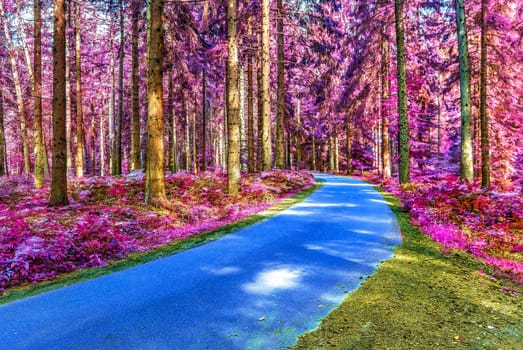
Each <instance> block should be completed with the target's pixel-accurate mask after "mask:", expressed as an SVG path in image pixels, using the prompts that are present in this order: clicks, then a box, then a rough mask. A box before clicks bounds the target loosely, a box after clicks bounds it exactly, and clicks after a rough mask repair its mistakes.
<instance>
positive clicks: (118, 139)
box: [111, 0, 125, 175]
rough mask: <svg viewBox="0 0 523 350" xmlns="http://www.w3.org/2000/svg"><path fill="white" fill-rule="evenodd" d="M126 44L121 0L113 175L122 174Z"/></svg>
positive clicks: (121, 1) (121, 0) (121, 2)
mask: <svg viewBox="0 0 523 350" xmlns="http://www.w3.org/2000/svg"><path fill="white" fill-rule="evenodd" d="M124 46H125V27H124V6H123V0H120V48H119V49H118V64H119V68H118V111H117V114H116V118H115V120H114V129H115V130H114V131H115V135H114V143H113V152H112V153H113V157H112V158H111V159H112V161H113V163H112V164H111V168H112V175H121V174H122V122H123V69H124Z"/></svg>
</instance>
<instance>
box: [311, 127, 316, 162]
mask: <svg viewBox="0 0 523 350" xmlns="http://www.w3.org/2000/svg"><path fill="white" fill-rule="evenodd" d="M311 154H312V159H311V170H312V171H315V170H316V137H314V135H312V152H311Z"/></svg>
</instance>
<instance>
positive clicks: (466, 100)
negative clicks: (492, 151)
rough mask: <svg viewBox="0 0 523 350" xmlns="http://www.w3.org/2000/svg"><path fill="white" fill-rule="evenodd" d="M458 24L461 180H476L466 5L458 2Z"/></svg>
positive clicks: (460, 1) (460, 0) (461, 1)
mask: <svg viewBox="0 0 523 350" xmlns="http://www.w3.org/2000/svg"><path fill="white" fill-rule="evenodd" d="M456 23H457V30H458V51H459V83H460V92H461V179H462V180H464V181H469V182H472V181H473V180H474V162H473V159H472V158H473V156H472V130H471V98H470V67H469V49H468V38H467V25H466V16H465V5H464V1H463V0H456Z"/></svg>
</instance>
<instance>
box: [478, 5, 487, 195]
mask: <svg viewBox="0 0 523 350" xmlns="http://www.w3.org/2000/svg"><path fill="white" fill-rule="evenodd" d="M486 12H487V0H481V73H480V92H479V94H480V95H479V100H480V102H479V116H480V123H481V186H482V187H483V188H486V187H489V186H490V140H489V116H488V111H487V74H488V72H487V54H488V53H487V35H488V33H487V31H488V28H487V23H486V19H485V16H486Z"/></svg>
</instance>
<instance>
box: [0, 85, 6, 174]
mask: <svg viewBox="0 0 523 350" xmlns="http://www.w3.org/2000/svg"><path fill="white" fill-rule="evenodd" d="M5 164H6V154H5V128H4V96H3V90H2V89H1V88H0V176H4V175H6V173H7V168H6V166H5Z"/></svg>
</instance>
